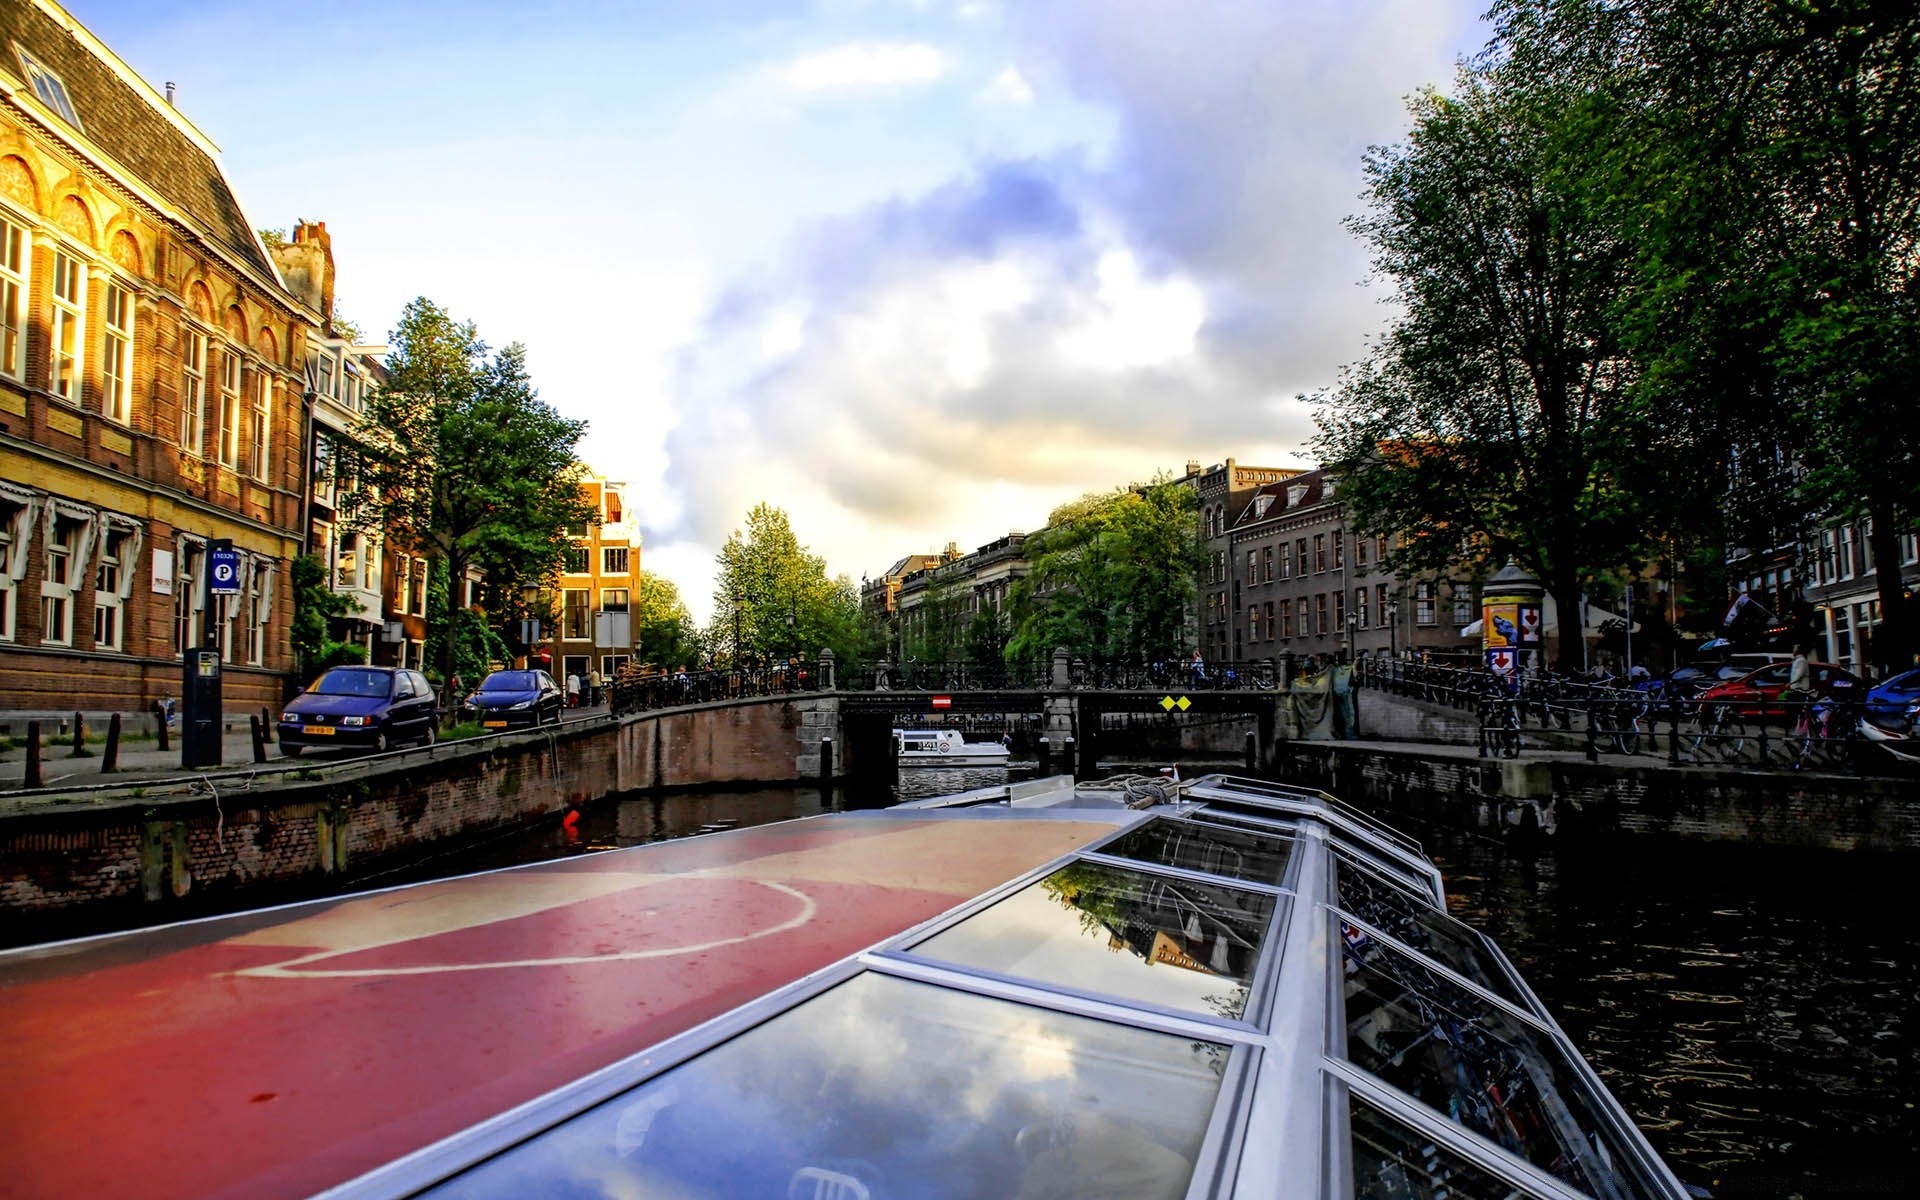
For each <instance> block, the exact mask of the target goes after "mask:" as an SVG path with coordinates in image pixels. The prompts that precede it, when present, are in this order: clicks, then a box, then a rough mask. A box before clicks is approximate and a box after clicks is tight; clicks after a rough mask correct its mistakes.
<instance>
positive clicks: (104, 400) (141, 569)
mask: <svg viewBox="0 0 1920 1200" xmlns="http://www.w3.org/2000/svg"><path fill="white" fill-rule="evenodd" d="M0 30H3V31H4V33H5V39H6V45H5V47H4V48H0V568H4V569H3V570H0V712H10V713H23V712H36V711H37V712H72V711H73V710H74V709H75V708H81V709H85V710H87V711H107V710H141V709H144V708H145V707H146V706H148V705H149V704H151V703H152V702H153V701H154V700H156V699H159V698H161V697H164V696H171V695H177V694H178V692H179V689H180V677H179V675H180V665H179V663H180V651H181V649H182V647H183V646H186V645H189V644H192V643H194V642H197V641H199V640H200V639H202V638H203V636H205V634H206V633H207V631H208V627H209V626H211V628H212V632H213V634H214V635H215V636H216V637H217V638H218V641H219V644H220V645H221V647H222V649H223V652H224V657H225V659H226V662H227V663H228V664H229V665H228V667H227V670H226V695H227V698H228V701H229V703H230V704H232V705H235V706H257V705H266V704H272V703H276V702H277V701H278V700H279V699H280V698H281V695H282V692H283V689H284V687H285V683H286V678H285V676H286V672H287V671H288V670H289V669H290V667H291V665H292V664H291V661H290V652H289V649H288V640H287V630H288V626H289V622H290V618H291V615H292V601H291V596H290V589H289V588H288V587H287V586H286V580H287V573H288V566H289V563H290V561H291V560H292V558H293V557H294V556H295V555H296V554H298V553H299V552H300V550H301V548H302V540H303V538H304V537H305V535H306V533H307V519H306V497H305V491H306V487H305V467H306V458H307V449H306V436H305V435H306V419H305V412H304V405H303V403H302V397H303V392H304V386H303V382H304V381H303V371H302V369H301V368H302V360H303V357H304V354H305V352H306V348H307V342H308V331H309V330H310V329H312V328H313V327H314V326H315V325H316V324H318V322H319V319H320V314H319V313H318V312H317V311H315V309H314V308H313V307H312V306H311V305H309V304H306V303H304V302H302V301H300V300H298V299H296V298H295V297H293V296H292V295H291V294H290V293H289V292H288V291H287V289H286V288H285V286H284V285H283V284H282V281H281V279H280V277H279V275H278V273H277V271H276V269H275V265H274V263H273V261H272V259H271V258H270V257H269V255H268V253H267V250H266V248H265V247H264V246H263V245H262V243H261V241H260V239H259V237H258V236H257V235H256V234H255V232H254V230H253V227H252V226H251V224H250V223H249V222H248V221H247V219H246V215H245V214H244V212H243V211H242V210H241V207H240V204H239V202H238V200H237V199H236V197H235V196H234V193H233V190H232V188H231V186H230V185H229V183H228V181H227V179H226V177H225V176H224V174H223V173H222V172H221V169H220V166H219V164H218V161H217V158H216V155H217V150H216V148H215V147H214V145H213V144H212V143H211V142H210V141H208V140H207V138H206V136H205V135H204V134H202V133H201V132H200V131H199V130H198V129H196V128H195V127H194V125H193V124H192V123H191V122H190V121H188V120H187V119H186V118H185V117H184V116H182V115H181V114H180V113H179V112H178V111H177V110H176V109H175V108H174V107H173V105H172V104H171V103H169V102H168V100H167V99H165V98H164V97H162V96H161V95H160V94H158V93H156V92H155V91H154V90H153V89H152V88H151V87H150V86H148V84H147V83H146V82H144V81H143V80H142V79H141V78H140V77H139V76H138V75H136V74H135V73H134V72H133V71H132V70H131V69H130V68H129V67H127V65H126V64H125V63H123V62H121V61H120V59H119V58H117V57H116V56H115V55H114V54H113V52H112V51H110V50H108V49H107V48H106V47H105V46H104V45H102V44H101V43H100V42H99V41H98V40H97V39H95V38H94V37H93V36H92V35H91V34H90V33H88V32H87V31H86V29H85V28H84V27H82V26H81V25H80V24H79V23H78V22H77V21H75V20H74V19H73V18H72V17H71V16H69V15H68V14H67V13H65V12H64V11H63V10H62V9H60V8H59V7H58V6H57V5H55V4H53V3H51V2H50V0H0ZM215 538H225V539H230V540H231V541H232V543H233V545H234V547H235V548H236V549H237V550H239V551H240V552H241V554H242V556H243V557H242V562H243V570H242V580H241V582H242V585H243V590H242V594H241V595H240V596H238V597H236V598H234V599H232V600H228V601H226V602H225V603H224V604H220V605H218V606H217V607H215V608H214V609H213V610H211V611H209V610H208V609H207V608H205V607H204V606H203V605H202V602H201V600H200V596H201V594H202V592H201V585H202V582H203V581H202V573H203V570H204V565H205V562H206V546H207V542H208V540H209V539H215Z"/></svg>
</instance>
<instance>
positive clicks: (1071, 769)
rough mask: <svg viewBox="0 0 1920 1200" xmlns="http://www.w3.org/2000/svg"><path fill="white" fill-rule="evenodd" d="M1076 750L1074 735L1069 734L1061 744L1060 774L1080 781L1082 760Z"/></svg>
mask: <svg viewBox="0 0 1920 1200" xmlns="http://www.w3.org/2000/svg"><path fill="white" fill-rule="evenodd" d="M1074 750H1075V747H1074V741H1073V735H1072V734H1068V735H1067V737H1066V739H1065V740H1064V741H1062V742H1061V743H1060V773H1061V774H1062V775H1071V776H1073V777H1074V778H1075V779H1078V778H1080V759H1079V756H1078V755H1077V754H1076V753H1075V752H1074Z"/></svg>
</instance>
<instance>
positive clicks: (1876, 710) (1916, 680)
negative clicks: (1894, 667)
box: [1867, 667, 1920, 717]
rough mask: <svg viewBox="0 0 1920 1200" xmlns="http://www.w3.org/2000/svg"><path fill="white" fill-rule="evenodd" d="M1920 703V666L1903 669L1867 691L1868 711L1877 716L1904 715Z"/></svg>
mask: <svg viewBox="0 0 1920 1200" xmlns="http://www.w3.org/2000/svg"><path fill="white" fill-rule="evenodd" d="M1916 704H1920V667H1915V668H1914V669H1913V670H1911V671H1902V672H1901V673H1900V674H1898V675H1895V676H1894V677H1892V678H1891V679H1888V680H1887V681H1886V682H1884V683H1881V684H1879V685H1877V686H1876V687H1874V689H1873V690H1872V691H1870V692H1868V693H1867V712H1868V713H1869V714H1871V715H1873V716H1876V717H1904V716H1906V715H1907V710H1908V709H1910V708H1912V707H1913V706H1914V705H1916Z"/></svg>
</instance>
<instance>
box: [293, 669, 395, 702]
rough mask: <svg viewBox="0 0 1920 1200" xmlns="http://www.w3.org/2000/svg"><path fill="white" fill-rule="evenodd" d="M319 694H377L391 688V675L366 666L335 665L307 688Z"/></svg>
mask: <svg viewBox="0 0 1920 1200" xmlns="http://www.w3.org/2000/svg"><path fill="white" fill-rule="evenodd" d="M307 690H308V691H310V692H313V693H314V694H315V695H319V696H378V697H380V698H382V699H384V698H386V696H387V694H388V693H389V692H391V691H392V690H393V676H392V675H390V674H388V673H387V672H385V671H375V670H371V669H369V668H366V667H335V668H334V669H333V670H331V671H328V672H327V673H326V674H325V675H322V676H321V677H320V678H319V679H318V680H317V681H316V682H315V683H314V685H313V686H312V687H311V688H309V689H307Z"/></svg>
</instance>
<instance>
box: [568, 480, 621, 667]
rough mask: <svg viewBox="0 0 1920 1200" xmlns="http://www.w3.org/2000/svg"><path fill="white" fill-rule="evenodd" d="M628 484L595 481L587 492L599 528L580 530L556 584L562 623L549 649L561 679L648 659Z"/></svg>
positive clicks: (573, 531) (584, 484) (574, 531)
mask: <svg viewBox="0 0 1920 1200" xmlns="http://www.w3.org/2000/svg"><path fill="white" fill-rule="evenodd" d="M626 486H627V485H626V484H624V483H616V482H613V481H612V480H608V479H602V478H599V477H597V476H591V477H588V478H586V479H583V480H582V481H581V483H580V489H581V491H582V493H583V494H584V495H585V496H586V498H587V499H588V501H590V502H591V503H592V504H593V505H594V507H595V508H597V509H598V510H599V512H600V523H599V524H598V525H575V526H572V527H570V528H569V529H568V530H567V533H568V535H569V536H570V537H571V538H572V539H573V542H572V545H571V546H570V547H569V548H568V550H567V561H566V563H565V564H564V567H563V569H562V571H561V574H560V578H559V580H558V582H557V584H556V585H555V586H556V587H557V589H558V593H559V594H558V596H557V597H556V599H557V600H558V601H559V603H558V605H557V606H556V607H557V612H558V615H559V624H558V625H557V626H556V627H555V628H554V629H553V631H552V636H551V638H550V640H549V641H548V642H547V645H546V648H545V649H546V652H547V655H548V661H549V666H550V669H551V670H552V672H553V676H554V678H555V679H558V680H560V681H561V682H563V683H564V682H565V681H566V678H567V676H569V675H575V674H577V675H579V676H580V677H581V678H582V679H583V680H584V679H585V678H586V676H587V673H588V672H589V671H591V670H595V669H597V670H599V672H600V673H601V674H602V675H603V676H606V677H608V678H612V677H613V676H615V675H617V674H619V673H620V671H621V670H623V669H624V668H626V667H627V666H628V665H629V664H634V663H637V662H639V661H640V643H639V637H640V621H639V617H638V615H637V614H636V613H635V612H634V611H633V609H634V604H635V602H636V601H637V600H638V598H639V595H640V525H639V521H638V519H637V518H636V517H635V516H634V515H633V514H632V513H631V512H629V511H628V510H627V508H626V497H625V489H626Z"/></svg>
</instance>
